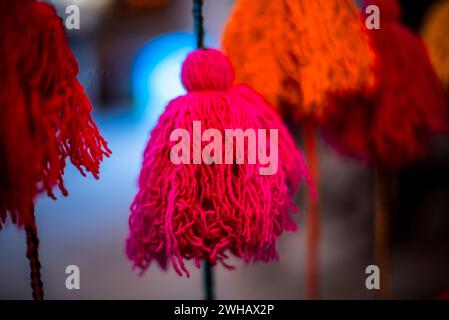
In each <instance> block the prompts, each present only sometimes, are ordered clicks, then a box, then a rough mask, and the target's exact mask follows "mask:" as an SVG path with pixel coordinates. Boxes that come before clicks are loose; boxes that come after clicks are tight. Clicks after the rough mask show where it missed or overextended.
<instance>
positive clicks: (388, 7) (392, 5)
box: [362, 0, 402, 23]
mask: <svg viewBox="0 0 449 320" xmlns="http://www.w3.org/2000/svg"><path fill="white" fill-rule="evenodd" d="M370 5H375V6H377V7H379V12H380V19H381V23H382V22H398V21H400V20H401V17H402V10H401V6H400V5H399V3H398V2H397V0H364V1H363V5H362V8H363V12H365V11H366V10H365V9H366V7H368V6H370Z"/></svg>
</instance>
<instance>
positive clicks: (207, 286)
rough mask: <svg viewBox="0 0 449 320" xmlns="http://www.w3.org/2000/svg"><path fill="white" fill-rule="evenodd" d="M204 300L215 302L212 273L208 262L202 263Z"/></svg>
mask: <svg viewBox="0 0 449 320" xmlns="http://www.w3.org/2000/svg"><path fill="white" fill-rule="evenodd" d="M204 298H205V299H206V300H215V294H214V271H213V269H212V266H211V264H210V262H209V260H206V261H205V262H204Z"/></svg>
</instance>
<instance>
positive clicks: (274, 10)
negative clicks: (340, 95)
mask: <svg viewBox="0 0 449 320" xmlns="http://www.w3.org/2000/svg"><path fill="white" fill-rule="evenodd" d="M223 47H224V49H225V52H226V53H227V54H228V55H229V57H230V59H231V61H232V63H233V64H234V65H235V67H236V73H237V80H238V81H241V82H245V83H248V84H250V85H251V86H253V87H254V88H255V89H256V90H260V92H261V93H262V94H264V95H266V98H267V99H269V100H270V101H271V102H273V103H276V104H278V107H280V106H279V104H280V103H282V108H289V109H291V110H289V111H291V112H292V113H293V114H294V115H295V117H296V118H299V119H303V118H305V117H307V118H312V119H314V120H316V119H319V118H320V117H321V115H322V113H323V112H324V108H325V106H326V102H327V97H326V96H327V93H328V92H330V91H335V90H351V91H353V90H364V89H365V88H369V87H370V86H371V85H372V83H373V77H372V72H371V69H372V64H373V53H372V51H371V49H370V47H369V43H368V37H367V35H366V34H365V33H364V32H363V25H362V23H361V17H360V14H359V13H358V11H357V9H356V7H355V5H354V3H353V1H352V0H331V1H329V0H316V1H304V0H298V1H286V0H280V1H267V0H266V1H250V0H239V1H238V2H237V4H236V7H235V9H234V12H233V14H232V15H231V18H230V20H229V22H228V24H227V27H226V30H225V34H224V40H223Z"/></svg>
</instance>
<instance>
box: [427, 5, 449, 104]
mask: <svg viewBox="0 0 449 320" xmlns="http://www.w3.org/2000/svg"><path fill="white" fill-rule="evenodd" d="M448 30H449V1H448V0H441V1H440V2H437V3H435V4H434V5H433V7H431V8H430V11H429V13H428V14H427V17H426V19H425V21H424V25H423V28H422V37H423V39H424V42H425V44H426V46H427V49H428V51H429V55H430V60H431V61H432V63H433V66H434V67H435V71H436V73H437V75H438V77H439V78H440V80H441V83H442V84H443V86H444V88H445V89H446V93H447V94H448V96H449V32H448Z"/></svg>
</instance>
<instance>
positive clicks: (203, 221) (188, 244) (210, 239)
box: [127, 49, 311, 276]
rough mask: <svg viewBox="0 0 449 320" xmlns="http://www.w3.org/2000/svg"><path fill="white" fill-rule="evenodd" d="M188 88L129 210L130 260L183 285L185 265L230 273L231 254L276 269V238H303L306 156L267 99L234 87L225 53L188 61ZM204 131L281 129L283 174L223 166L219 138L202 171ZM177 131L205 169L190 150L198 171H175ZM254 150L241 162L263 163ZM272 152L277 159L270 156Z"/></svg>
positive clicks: (160, 134)
mask: <svg viewBox="0 0 449 320" xmlns="http://www.w3.org/2000/svg"><path fill="white" fill-rule="evenodd" d="M181 79H182V83H183V85H184V87H185V88H186V89H187V91H188V93H187V94H186V95H183V96H180V97H178V98H175V99H173V100H172V101H171V102H170V103H169V104H168V105H167V107H166V109H165V112H164V113H163V114H162V116H161V117H160V118H159V121H158V124H157V125H156V127H155V128H154V129H153V131H152V133H151V137H150V141H149V143H148V145H147V147H146V150H145V153H144V161H143V167H142V172H141V174H140V178H139V191H138V193H137V195H136V197H135V199H134V202H133V204H132V206H131V216H130V220H129V226H130V235H129V238H128V240H127V254H128V257H129V258H130V259H131V260H132V261H133V263H134V266H135V267H137V268H139V269H141V270H142V272H143V271H145V270H146V269H147V268H148V267H149V266H150V264H151V262H152V261H153V260H156V261H157V262H158V263H159V264H160V265H161V266H162V267H163V268H166V267H167V265H168V262H169V261H170V262H171V264H172V266H173V268H174V269H175V271H176V272H177V273H178V274H179V275H182V274H183V273H185V274H186V275H187V276H188V275H189V272H188V270H187V268H186V266H185V264H184V259H194V261H195V265H196V266H197V267H200V261H201V260H206V261H208V262H209V263H210V264H211V265H216V264H217V263H222V264H223V265H224V266H227V267H229V265H228V264H227V263H226V261H225V260H226V259H227V257H228V252H229V253H231V254H233V255H235V256H237V257H239V258H242V259H243V260H244V261H246V262H250V261H254V260H262V261H266V262H267V261H270V260H272V259H276V258H277V257H278V253H277V250H276V240H277V238H278V236H279V235H280V234H281V233H282V232H283V231H284V230H286V231H293V230H295V228H296V225H295V223H294V221H293V220H292V219H291V217H290V215H289V212H290V211H294V210H295V209H296V208H295V205H294V204H293V203H292V197H293V195H294V194H295V191H296V189H297V186H298V184H299V183H300V182H301V180H302V179H303V178H306V179H307V180H308V182H309V184H310V183H311V181H310V177H309V173H308V170H307V168H306V166H305V164H304V161H303V158H302V155H301V153H300V151H299V150H298V149H297V148H296V146H295V144H294V142H293V139H292V138H291V137H290V136H289V134H288V132H287V130H286V128H285V127H284V126H283V124H282V123H281V121H280V119H279V118H278V117H277V116H276V114H275V113H274V112H273V111H272V110H271V107H270V106H269V105H268V103H267V102H265V100H264V99H263V98H262V97H261V96H259V95H258V94H257V93H256V92H254V91H253V90H252V89H250V88H249V87H246V86H243V85H239V86H232V82H233V80H234V71H233V69H232V66H231V64H230V62H229V60H228V58H227V57H226V56H224V55H223V54H222V53H221V52H219V51H217V50H214V49H197V50H195V51H193V52H191V53H190V54H189V55H188V56H187V58H186V60H185V61H184V63H183V66H182V72H181ZM194 121H199V123H200V126H201V127H200V129H195V125H194ZM205 128H213V129H216V130H218V131H219V132H225V131H224V130H225V129H233V130H235V129H241V130H243V131H245V132H246V130H247V129H248V130H255V131H256V132H259V129H266V130H270V129H277V130H278V133H279V139H278V141H279V144H278V151H279V157H278V163H279V165H278V170H277V172H276V173H274V174H272V175H260V172H259V169H260V168H261V167H262V165H261V163H260V161H256V163H254V164H250V163H249V161H246V160H245V162H244V163H243V164H236V163H235V161H234V164H220V163H218V162H217V161H216V160H215V159H216V157H219V158H222V157H223V155H224V154H225V153H226V150H229V149H227V148H228V147H229V146H228V147H227V148H225V146H226V142H227V141H228V143H229V139H228V138H225V137H223V138H218V137H214V139H213V141H214V143H215V142H217V143H218V146H217V149H214V151H213V152H211V150H210V149H208V151H209V153H208V156H207V157H206V158H209V157H212V159H213V160H210V161H208V163H209V164H207V163H204V161H205V160H204V152H205V149H204V148H205V147H206V149H207V148H208V147H207V145H208V143H206V141H204V139H205V138H204V137H205V134H207V133H206V130H205ZM176 129H184V130H186V135H187V136H188V137H192V145H193V149H194V150H195V148H198V147H200V148H201V149H200V150H203V161H201V160H200V159H199V158H200V157H201V156H198V155H196V156H195V151H194V152H193V154H191V152H190V150H191V149H192V148H191V146H190V142H188V144H187V145H184V147H183V150H182V154H183V155H182V157H185V158H184V160H187V161H188V162H189V163H193V164H185V163H180V164H174V162H173V161H172V160H171V158H170V154H171V152H173V149H172V148H173V147H174V146H175V145H176V142H175V141H171V139H170V136H171V135H172V133H173V130H176ZM201 137H202V138H201ZM183 139H184V138H183ZM201 139H203V141H202V140H201ZM208 139H209V140H210V137H209V138H208ZM189 140H190V139H186V140H184V142H185V141H189ZM206 140H207V139H206ZM230 141H231V144H232V146H233V147H232V148H233V149H232V150H235V152H234V151H232V154H234V153H235V154H237V153H238V152H237V149H236V145H237V144H236V141H235V139H232V138H231V140H230ZM273 142H275V141H274V140H273V137H272V136H271V135H269V137H267V139H266V140H261V139H260V138H259V141H258V147H257V149H260V148H262V149H263V147H264V146H268V145H270V144H271V143H273ZM179 143H180V142H178V144H179ZM195 145H196V147H195ZM247 145H248V149H247V150H245V151H243V153H242V154H241V155H242V156H243V159H249V158H248V157H250V156H251V154H254V152H256V153H257V150H251V149H250V146H249V145H250V143H249V142H248V144H247ZM209 148H210V146H209ZM186 149H187V151H186ZM268 150H270V152H275V149H273V147H270V148H268ZM241 152H242V151H241ZM212 153H213V155H211V154H212ZM192 159H193V160H192Z"/></svg>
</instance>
